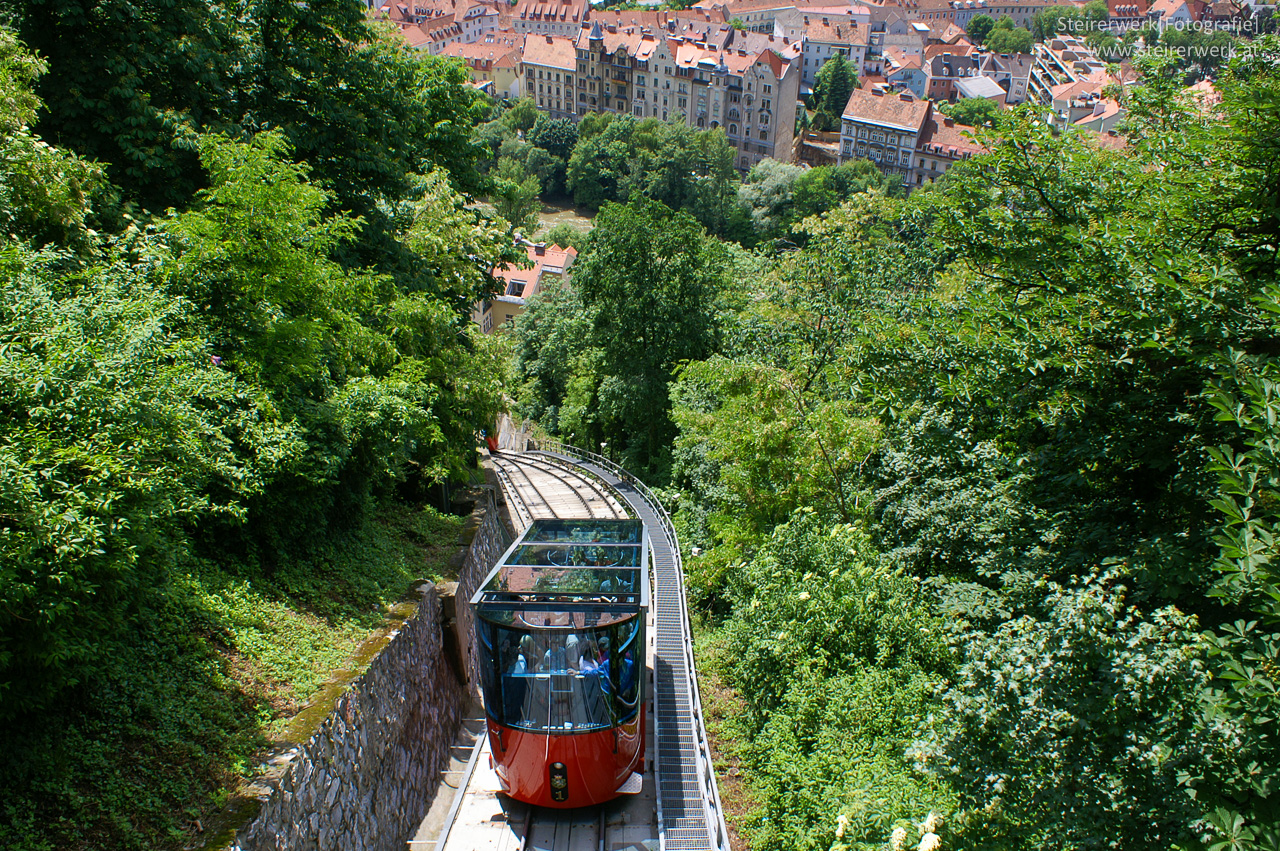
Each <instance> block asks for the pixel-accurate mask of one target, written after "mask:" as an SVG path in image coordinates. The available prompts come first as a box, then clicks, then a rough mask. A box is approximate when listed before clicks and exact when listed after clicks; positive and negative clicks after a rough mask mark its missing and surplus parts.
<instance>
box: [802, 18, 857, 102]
mask: <svg viewBox="0 0 1280 851" xmlns="http://www.w3.org/2000/svg"><path fill="white" fill-rule="evenodd" d="M804 23H805V26H804V30H803V32H802V37H803V44H804V47H803V57H804V59H803V63H802V65H801V76H800V84H801V85H802V86H807V87H810V88H812V87H813V84H814V83H815V82H817V78H818V71H819V70H821V69H822V66H823V64H825V63H826V61H827V60H828V59H830V58H831V57H832V56H835V55H836V54H840V55H842V56H844V58H845V59H846V60H848V61H849V63H850V64H851V65H852V66H853V72H854V73H855V74H857V75H859V76H862V75H863V73H864V72H863V63H864V61H865V60H866V57H867V47H868V41H869V40H868V35H869V30H868V27H867V26H859V25H858V24H857V23H855V22H853V21H840V20H838V19H836V20H833V19H832V18H829V17H827V16H825V15H824V16H822V17H815V18H809V17H808V16H807V15H806V16H804Z"/></svg>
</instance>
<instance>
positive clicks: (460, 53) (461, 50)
mask: <svg viewBox="0 0 1280 851" xmlns="http://www.w3.org/2000/svg"><path fill="white" fill-rule="evenodd" d="M521 43H523V39H521ZM440 55H441V56H450V57H453V58H456V59H461V60H462V62H463V63H464V64H465V65H466V66H467V73H468V74H469V75H470V77H471V82H472V84H474V85H476V86H483V85H484V84H485V83H492V84H493V94H494V96H496V97H500V98H518V97H520V92H521V89H522V86H521V81H520V76H519V74H518V73H517V69H518V68H519V65H520V47H519V46H517V43H516V39H515V37H512V36H502V35H500V34H497V33H490V34H488V35H486V36H485V37H484V38H483V39H482V40H480V41H477V42H474V43H470V44H467V43H458V44H451V45H449V46H448V47H446V48H445V49H444V50H443V51H441V53H440Z"/></svg>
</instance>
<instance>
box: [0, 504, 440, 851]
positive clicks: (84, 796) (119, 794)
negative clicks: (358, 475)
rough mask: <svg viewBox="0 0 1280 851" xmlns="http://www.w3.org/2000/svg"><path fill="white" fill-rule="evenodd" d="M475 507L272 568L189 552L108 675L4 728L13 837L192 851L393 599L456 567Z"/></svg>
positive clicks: (411, 516) (340, 542)
mask: <svg viewBox="0 0 1280 851" xmlns="http://www.w3.org/2000/svg"><path fill="white" fill-rule="evenodd" d="M463 522H464V520H463V518H458V517H453V516H450V515H444V514H440V513H439V512H436V511H434V510H432V509H430V508H419V507H412V508H411V507H407V506H393V507H389V508H386V509H384V510H382V511H381V512H379V513H377V514H376V515H374V516H372V517H371V518H369V519H368V520H367V521H366V522H365V523H363V524H361V525H359V526H358V527H357V528H355V529H354V530H353V531H351V532H349V533H347V534H345V535H343V536H341V537H338V538H329V539H322V540H319V541H316V542H315V543H314V545H313V546H312V547H311V548H310V551H308V552H306V553H304V554H297V555H296V556H295V557H293V558H292V559H291V560H289V561H287V562H286V563H283V564H280V565H278V566H277V568H276V569H275V570H274V571H273V572H272V574H271V575H270V576H262V575H256V574H255V572H254V571H253V570H252V569H250V568H246V567H244V566H242V565H236V564H229V563H219V562H215V561H212V560H198V561H197V560H188V561H187V563H186V567H185V570H184V572H182V573H181V574H179V575H176V576H174V577H173V579H172V582H171V584H170V585H169V586H167V587H164V588H154V589H151V592H150V593H149V594H148V595H147V596H146V598H145V601H144V602H143V604H141V605H140V606H139V607H138V608H137V610H136V611H134V612H133V613H132V614H131V617H130V623H129V624H128V631H127V634H128V635H129V639H128V640H126V641H121V642H120V643H119V644H118V645H117V646H114V647H113V648H112V652H111V653H110V654H109V655H108V658H109V660H110V661H109V662H108V663H107V664H106V665H104V666H103V668H102V670H101V671H100V672H99V674H98V676H95V677H94V678H93V679H92V680H91V681H86V682H83V683H80V684H79V685H78V686H77V687H76V688H75V689H73V690H71V691H70V692H69V693H68V694H67V698H66V700H65V701H64V703H63V704H62V706H61V707H60V709H59V710H58V711H57V712H54V713H48V714H45V715H43V716H40V717H36V718H30V719H26V721H25V723H21V724H14V725H9V726H8V727H7V728H6V729H4V730H0V753H3V754H5V758H4V759H3V760H0V849H14V851H17V850H18V849H22V851H53V849H58V851H67V849H70V850H71V851H79V849H85V850H86V851H87V849H157V848H160V849H164V848H171V849H177V848H182V847H184V846H185V845H187V844H188V843H189V842H190V841H191V840H192V838H193V837H194V836H196V835H198V834H199V832H200V830H201V828H203V827H204V826H205V824H206V823H207V822H208V820H209V818H210V816H211V815H212V814H214V813H215V812H216V811H217V810H218V809H219V808H220V807H221V806H222V805H223V804H225V802H226V800H227V798H228V795H229V792H230V791H231V790H232V789H234V788H235V787H236V786H237V785H238V784H239V783H240V782H241V781H242V780H243V779H245V778H246V777H248V776H249V775H250V773H251V772H252V771H253V770H254V767H255V766H256V765H257V760H256V757H257V756H259V755H260V754H261V753H262V752H263V749H264V748H265V747H267V746H268V744H269V743H270V741H271V740H272V739H273V738H275V737H277V736H278V735H279V734H280V732H281V731H282V730H283V728H284V725H285V723H286V722H287V719H288V716H289V715H291V714H293V712H295V711H297V709H299V708H300V707H302V706H304V705H306V703H307V702H308V701H309V700H310V699H311V698H312V696H313V695H314V694H315V693H316V691H317V690H318V689H319V688H320V687H321V686H322V685H323V684H324V683H325V681H326V680H327V679H328V678H329V677H330V675H331V674H332V673H333V671H334V670H336V669H342V668H344V667H345V666H347V665H348V664H350V662H351V659H352V656H353V654H354V652H355V651H356V649H357V648H358V647H359V646H360V644H361V642H362V641H363V640H364V639H365V638H366V637H368V635H369V634H370V633H371V632H372V631H374V630H376V629H377V628H378V627H380V626H381V625H382V623H383V622H384V620H385V616H386V612H387V609H388V606H390V605H391V604H393V603H395V602H396V601H398V600H402V599H404V597H405V596H406V594H407V593H408V592H409V590H410V589H411V587H412V585H413V584H414V583H415V582H417V581H418V580H422V579H430V580H439V579H443V578H446V577H447V576H448V562H449V558H450V557H451V556H452V555H453V553H454V552H455V550H456V546H457V543H456V542H457V540H458V537H459V534H460V531H461V528H462V525H463Z"/></svg>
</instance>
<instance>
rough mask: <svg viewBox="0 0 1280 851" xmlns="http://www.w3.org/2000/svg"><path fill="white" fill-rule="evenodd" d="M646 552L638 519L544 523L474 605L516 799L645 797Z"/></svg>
mask: <svg viewBox="0 0 1280 851" xmlns="http://www.w3.org/2000/svg"><path fill="white" fill-rule="evenodd" d="M648 551H649V541H648V537H647V533H646V531H645V528H644V524H643V523H642V522H641V521H639V520H535V521H534V522H533V524H532V525H530V527H529V528H528V530H527V531H526V532H525V533H524V535H522V536H521V538H520V540H518V541H517V542H516V543H515V544H514V545H512V547H511V548H510V549H509V550H507V552H506V553H505V554H504V555H503V557H502V559H501V560H500V561H499V563H498V566H497V567H495V568H494V569H493V571H492V572H491V573H490V574H489V576H488V577H487V578H486V579H485V582H484V584H483V585H482V586H481V587H480V589H479V590H478V591H477V592H476V594H475V596H474V597H473V598H472V599H471V605H472V607H473V609H474V613H475V618H474V620H475V624H476V633H477V634H476V639H477V641H476V646H477V648H478V650H479V658H480V671H481V689H482V691H483V696H484V705H485V714H486V716H487V719H488V734H489V745H490V750H491V753H492V754H493V759H494V763H495V769H496V771H497V774H498V779H499V782H500V783H501V785H502V789H503V791H504V792H506V793H507V794H508V795H510V796H511V797H512V798H515V799H516V800H519V801H524V802H526V803H530V804H534V805H537V806H542V807H559V808H569V807H584V806H591V805H595V804H600V803H603V802H605V801H608V800H611V799H613V798H616V797H618V796H619V795H622V794H627V793H633V792H638V791H639V790H640V785H641V776H640V775H641V774H642V773H643V770H644V729H645V708H644V703H645V694H644V690H645V646H646V645H645V617H646V612H647V610H648V606H649V575H648V566H649V562H648Z"/></svg>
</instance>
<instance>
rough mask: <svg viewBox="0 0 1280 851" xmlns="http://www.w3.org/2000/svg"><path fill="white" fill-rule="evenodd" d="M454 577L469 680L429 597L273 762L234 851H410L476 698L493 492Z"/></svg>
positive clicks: (497, 513)
mask: <svg viewBox="0 0 1280 851" xmlns="http://www.w3.org/2000/svg"><path fill="white" fill-rule="evenodd" d="M474 515H475V516H474V519H475V520H476V521H478V524H477V525H476V527H475V529H476V532H475V535H474V536H473V537H472V540H471V544H470V546H469V548H468V549H467V554H466V559H465V561H464V562H463V564H462V566H461V569H460V571H459V575H458V586H457V592H456V594H457V596H456V616H457V622H456V624H451V625H450V626H453V627H454V628H456V630H457V633H456V637H457V641H458V645H457V646H460V647H462V648H463V654H462V658H463V661H464V665H465V667H466V668H467V669H468V670H467V671H465V672H462V675H461V676H459V674H458V672H455V671H454V670H453V665H452V664H450V663H449V661H448V660H447V654H446V653H445V648H444V644H445V638H444V633H443V630H444V628H445V627H446V624H445V623H444V619H443V617H442V612H441V602H440V597H439V594H438V592H437V590H436V589H435V588H433V587H430V586H424V593H423V596H422V599H421V601H420V602H419V604H418V607H417V611H416V612H415V613H414V614H413V615H412V616H411V617H409V618H408V619H407V620H406V621H405V622H404V624H403V625H402V626H401V627H400V629H399V630H398V631H397V632H396V633H394V634H392V636H391V637H390V640H389V642H388V643H387V645H386V646H385V647H384V648H383V649H382V651H381V652H380V653H379V654H378V655H377V656H376V657H374V659H373V661H372V662H371V663H370V664H369V668H368V670H367V671H365V673H364V674H362V675H361V676H360V677H359V678H357V679H356V680H355V681H354V682H353V683H352V684H351V686H350V688H348V689H347V691H346V692H345V693H343V694H342V695H341V696H340V697H339V698H338V699H337V701H336V702H335V704H334V708H333V711H332V712H331V713H330V715H329V717H328V718H326V719H325V720H324V721H323V722H322V723H321V724H320V727H319V728H318V729H317V730H316V732H315V733H314V734H313V735H312V736H311V738H309V739H308V740H307V742H306V743H305V744H303V745H300V746H298V747H296V748H293V749H292V750H290V751H288V752H286V753H284V754H282V755H281V756H279V757H277V758H276V759H275V760H273V763H274V767H273V770H272V771H271V772H270V774H271V775H272V777H273V778H278V779H275V780H274V781H273V780H267V781H266V782H265V783H264V784H263V786H264V787H270V791H269V792H265V789H264V794H263V798H262V808H261V810H260V811H259V812H258V814H257V816H256V817H254V818H253V820H252V821H251V822H249V824H247V825H246V826H245V827H244V828H242V829H240V830H239V831H237V833H236V837H235V840H234V841H233V842H232V844H231V845H230V846H229V851H284V849H289V851H331V849H333V851H403V849H404V848H405V843H406V842H407V841H408V839H409V838H410V837H411V836H413V834H414V832H415V831H416V830H417V828H418V825H419V823H420V822H421V821H422V818H423V817H424V816H425V815H426V813H427V810H428V809H429V808H430V806H431V801H432V799H433V798H434V797H435V794H436V790H437V789H438V787H439V783H440V776H441V775H440V772H441V771H442V770H443V769H444V768H445V766H446V765H447V764H448V761H449V748H450V745H451V744H452V743H453V740H454V737H455V735H456V734H457V731H458V726H459V724H460V722H461V719H462V712H463V709H464V708H465V706H466V705H467V703H468V701H469V700H470V699H471V697H472V695H473V694H474V693H478V691H477V689H476V686H475V683H476V679H475V675H476V649H475V641H474V639H473V637H472V636H473V631H472V619H471V609H470V606H468V605H467V603H468V601H469V600H470V599H471V595H472V594H474V593H475V590H476V588H478V587H479V585H480V583H481V582H482V581H483V580H484V578H485V576H487V575H488V573H489V571H490V570H491V569H492V567H493V565H494V564H496V563H497V561H498V558H499V556H501V555H502V553H503V551H504V550H505V549H506V547H507V546H509V544H510V541H511V537H510V531H509V530H508V529H507V527H506V524H505V522H504V520H503V515H502V510H501V507H500V505H499V501H498V498H496V497H495V491H494V488H492V487H491V488H486V489H485V495H484V496H483V497H482V499H481V501H480V503H478V504H477V505H476V508H475V513H474Z"/></svg>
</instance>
